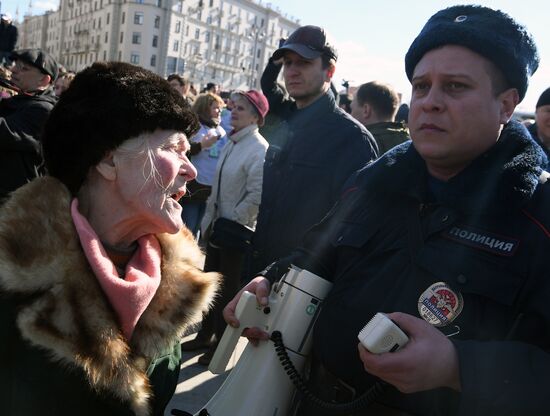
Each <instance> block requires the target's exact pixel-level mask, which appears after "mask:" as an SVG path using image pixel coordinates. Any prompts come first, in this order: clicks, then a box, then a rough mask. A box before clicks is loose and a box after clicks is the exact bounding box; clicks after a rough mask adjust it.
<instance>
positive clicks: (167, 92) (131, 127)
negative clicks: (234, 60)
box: [0, 63, 218, 416]
mask: <svg viewBox="0 0 550 416" xmlns="http://www.w3.org/2000/svg"><path fill="white" fill-rule="evenodd" d="M197 128H198V122H197V120H196V116H195V115H194V114H193V113H192V112H191V111H190V109H189V107H188V105H187V104H186V103H185V102H184V100H183V97H182V96H181V95H180V94H178V93H177V92H176V91H174V90H173V89H172V88H171V87H170V85H169V84H168V82H166V81H164V80H163V79H161V78H160V77H158V76H156V75H154V74H153V73H151V72H149V71H146V70H144V69H141V68H138V67H135V66H132V65H129V64H124V63H96V64H94V65H92V66H91V67H90V68H87V69H85V70H84V71H82V72H81V73H79V74H78V75H77V76H76V78H75V79H74V81H73V82H72V84H71V86H70V87H69V89H67V91H65V92H64V93H63V95H62V97H61V99H60V100H59V103H58V104H57V106H56V107H55V108H54V110H53V111H52V113H51V116H50V118H49V121H48V123H47V125H46V127H45V131H44V134H43V138H42V143H43V153H44V159H45V162H46V167H47V169H48V171H49V175H50V176H46V177H43V178H39V179H36V180H34V181H33V182H30V183H29V184H27V185H25V186H23V187H21V188H20V189H18V190H17V191H15V192H14V193H13V194H12V195H11V197H10V198H9V199H8V200H7V201H6V203H5V204H4V205H3V206H2V208H1V209H0V339H1V340H2V341H1V342H0V355H1V356H2V366H1V368H2V369H1V371H0V413H1V414H6V415H52V416H53V415H55V416H63V415H79V416H81V415H90V416H92V415H94V416H98V415H102V416H105V415H113V416H114V415H117V416H121V415H124V416H131V415H135V416H146V415H163V412H164V408H165V406H166V404H167V403H168V401H169V400H170V398H171V396H172V395H173V393H174V390H175V387H176V384H177V380H178V373H179V364H180V362H179V359H180V354H181V353H180V348H179V337H180V336H181V334H182V332H183V331H184V330H185V328H186V326H187V325H189V324H190V323H192V322H194V320H196V319H197V318H198V319H200V317H201V316H202V312H204V311H205V310H206V309H207V307H208V304H209V302H210V300H211V298H212V296H213V294H214V291H215V289H216V286H217V280H218V276H217V274H215V273H203V272H202V271H200V269H199V266H200V263H199V261H200V251H199V249H198V247H197V246H196V243H195V242H194V239H193V238H192V236H191V235H190V233H189V232H188V231H187V230H186V229H185V228H184V227H183V224H182V220H181V207H180V205H179V203H178V200H179V199H180V198H181V197H182V196H183V194H184V193H185V191H186V187H185V184H186V182H187V181H190V180H192V179H193V178H194V177H195V175H196V172H195V169H194V168H193V166H192V165H191V163H190V162H189V160H188V159H187V156H186V151H187V150H188V149H189V143H188V141H187V137H189V136H191V135H193V133H194V132H195V131H196V129H197Z"/></svg>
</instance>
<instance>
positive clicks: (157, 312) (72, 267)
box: [0, 177, 219, 416]
mask: <svg viewBox="0 0 550 416" xmlns="http://www.w3.org/2000/svg"><path fill="white" fill-rule="evenodd" d="M70 202H71V195H70V193H69V191H68V190H67V189H66V188H65V186H64V185H62V184H61V183H60V182H59V181H58V180H56V179H54V178H50V177H45V178H40V179H37V180H34V181H33V182H31V183H29V184H27V185H25V186H23V187H21V188H19V189H18V190H17V191H16V192H14V193H13V194H12V196H11V198H10V199H9V200H8V201H7V202H6V203H5V204H4V205H3V206H2V207H1V208H0V306H1V304H2V303H3V304H4V306H3V307H2V308H0V312H1V313H2V314H3V315H4V317H3V318H1V319H6V316H7V315H8V316H9V315H10V314H12V316H13V317H14V321H15V322H11V325H12V326H13V325H15V328H16V329H15V330H13V331H12V332H11V334H12V335H13V334H16V335H15V337H16V338H18V337H20V342H21V343H22V345H25V348H27V347H29V346H30V348H31V349H34V350H39V351H40V352H41V353H45V354H44V355H43V357H47V359H48V360H50V361H51V362H52V363H54V365H56V366H58V367H63V368H64V369H68V370H76V371H77V372H78V373H79V374H81V375H82V378H83V379H84V381H83V385H84V386H85V387H84V388H86V389H89V390H91V391H92V392H93V393H92V394H97V395H98V397H102V395H107V396H109V397H111V398H113V400H114V401H115V402H119V403H123V404H124V406H125V408H128V409H130V410H131V413H132V412H133V413H134V414H135V415H137V416H145V415H149V414H150V413H151V401H152V391H153V386H151V383H150V377H149V372H150V371H149V370H150V369H151V365H152V364H154V361H155V359H157V358H158V357H159V354H160V352H162V351H167V350H170V349H171V348H172V350H173V346H174V345H177V346H178V347H179V338H180V336H181V335H182V333H183V331H184V330H185V328H186V327H187V326H188V325H189V324H191V323H193V322H195V321H197V320H198V319H200V318H201V314H202V312H203V311H205V310H207V308H208V306H209V304H210V302H211V301H212V298H213V296H214V294H215V291H216V288H217V284H218V279H219V277H218V275H217V274H216V273H204V272H202V271H201V270H200V268H201V257H202V256H201V252H200V250H199V248H198V247H197V245H196V243H195V242H194V240H193V237H192V236H191V234H190V233H189V231H188V230H187V229H184V230H182V231H181V232H179V233H178V234H176V235H169V234H162V235H157V238H158V241H159V243H160V246H161V250H162V266H161V267H162V269H161V270H162V276H161V283H160V286H159V288H158V290H157V292H156V294H155V296H154V298H153V300H152V301H151V303H150V304H149V306H148V307H147V309H146V310H145V312H144V313H143V315H142V316H141V318H140V320H139V322H138V323H137V326H136V328H135V331H134V334H133V336H132V338H131V340H130V341H129V342H127V341H126V339H125V338H124V337H123V335H122V333H121V330H120V328H119V325H118V323H117V320H116V317H115V315H114V313H113V310H112V308H111V306H110V304H109V303H108V301H107V298H106V296H105V295H104V293H103V291H102V289H101V287H100V285H99V283H98V281H97V279H96V277H95V275H94V274H93V273H92V271H91V268H90V266H89V264H88V262H87V260H86V257H85V256H84V254H83V251H82V249H81V246H80V243H79V239H78V235H77V233H76V230H75V228H74V225H73V222H72V219H71V215H70ZM6 305H12V306H13V308H11V309H8V308H7V307H6ZM6 311H7V312H6ZM9 325H10V323H9V322H8V323H7V325H5V324H2V325H1V326H0V339H2V343H4V342H5V338H4V337H5V336H6V332H5V331H7V329H6V328H7V327H9ZM2 333H4V334H2ZM9 334H10V332H8V335H9ZM9 341H10V342H11V343H12V345H13V342H12V341H14V340H13V339H10V340H9ZM10 342H8V344H10ZM4 348H6V347H5V346H4ZM0 351H2V347H0ZM12 353H13V351H12ZM2 358H3V359H6V357H2ZM178 364H179V360H178ZM3 365H6V364H3ZM7 365H8V366H10V365H12V369H11V373H10V371H9V370H8V371H5V372H4V374H5V375H4V376H2V375H1V373H2V371H0V379H1V378H4V380H2V383H0V384H4V383H6V384H7V390H8V391H9V390H10V384H11V383H12V382H13V380H14V379H15V378H16V375H17V371H18V367H17V366H16V365H17V363H11V364H10V363H8V364H7ZM148 369H149V370H148ZM177 371H179V365H178V366H177ZM6 374H8V375H9V374H11V375H12V379H11V380H10V379H8V377H9V376H6ZM176 379H177V377H176ZM46 380H47V379H46ZM163 382H164V381H163ZM44 384H45V385H44V388H46V389H47V388H48V386H47V383H44ZM2 387H3V390H5V389H6V385H3V386H2ZM170 388H172V390H171V391H172V393H173V389H174V388H175V385H173V386H171V387H170ZM155 391H156V390H155ZM3 394H9V393H6V392H5V391H4V393H3ZM3 394H0V396H2V395H3ZM4 399H5V400H8V402H9V400H10V398H9V397H7V398H6V397H5V398H4ZM29 399H30V400H32V399H33V398H32V395H29ZM2 402H4V405H5V401H4V400H2ZM13 405H14V406H18V404H13ZM0 406H3V405H2V404H0ZM73 410H74V412H73V413H71V412H69V413H68V414H79V412H78V410H76V409H73ZM0 413H2V414H5V413H4V412H2V411H0ZM7 414H14V415H15V414H17V415H19V414H23V413H21V412H17V411H13V412H12V413H10V411H9V410H8V412H7Z"/></svg>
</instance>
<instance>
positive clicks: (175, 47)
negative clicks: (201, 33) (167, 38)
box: [172, 40, 180, 52]
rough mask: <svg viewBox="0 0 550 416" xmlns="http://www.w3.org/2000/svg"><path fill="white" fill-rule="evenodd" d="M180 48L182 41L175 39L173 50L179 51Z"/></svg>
mask: <svg viewBox="0 0 550 416" xmlns="http://www.w3.org/2000/svg"><path fill="white" fill-rule="evenodd" d="M179 48H180V41H179V40H175V41H174V45H173V47H172V50H173V51H174V52H177V51H178V50H179Z"/></svg>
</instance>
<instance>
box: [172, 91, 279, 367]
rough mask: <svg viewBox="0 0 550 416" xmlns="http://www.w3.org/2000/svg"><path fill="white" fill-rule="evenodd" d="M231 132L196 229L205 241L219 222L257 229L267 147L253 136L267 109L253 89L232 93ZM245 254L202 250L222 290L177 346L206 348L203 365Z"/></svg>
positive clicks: (214, 245) (211, 244)
mask: <svg viewBox="0 0 550 416" xmlns="http://www.w3.org/2000/svg"><path fill="white" fill-rule="evenodd" d="M231 100H232V101H233V104H234V105H233V110H232V113H231V124H232V126H233V130H232V131H231V133H230V136H229V139H230V140H229V144H228V145H227V146H226V147H225V148H224V150H223V151H222V154H221V155H220V162H219V163H218V166H217V168H216V173H215V175H214V183H213V186H212V194H211V195H210V198H208V203H207V206H206V213H205V215H204V218H203V220H202V224H201V230H202V233H203V235H205V236H206V241H208V240H209V236H210V234H211V233H210V230H211V229H212V226H213V224H214V223H215V222H216V220H217V219H218V218H226V219H229V220H232V221H235V222H237V223H239V224H241V225H243V226H245V227H247V228H249V229H250V230H253V229H254V228H255V225H256V217H257V215H258V207H259V205H260V199H261V193H262V178H263V165H264V158H265V153H266V150H267V146H268V144H267V142H266V141H265V139H264V138H263V137H262V135H261V134H260V133H259V132H258V126H262V125H263V123H264V119H265V116H266V114H267V112H268V110H269V104H268V102H267V99H266V98H265V96H264V95H263V94H262V93H261V92H259V91H256V90H250V91H248V92H237V93H234V94H233V95H232V96H231ZM243 256H244V250H243V249H240V248H237V247H230V246H224V245H223V244H221V245H220V243H218V242H215V241H214V239H213V236H212V239H210V241H208V244H207V248H206V260H205V267H204V270H205V271H218V272H220V273H221V274H222V275H223V286H222V290H221V293H220V294H219V297H218V298H217V299H216V304H215V306H214V309H212V310H211V311H210V313H209V314H208V315H207V316H206V317H205V318H204V319H203V321H202V328H201V330H200V331H199V333H198V334H197V336H196V338H195V339H193V340H191V341H188V342H185V343H183V344H182V349H184V350H194V349H199V348H205V347H209V349H208V351H207V352H206V353H205V354H204V355H202V356H201V357H199V363H201V364H204V365H207V364H208V363H210V359H211V358H212V355H213V353H214V351H215V349H216V345H217V341H219V339H220V338H221V336H222V334H223V331H224V329H225V321H224V320H223V317H222V310H223V307H224V306H225V305H226V304H227V303H228V302H229V301H230V300H231V299H232V298H233V296H235V294H236V293H237V291H238V289H239V285H240V276H241V268H242V263H243Z"/></svg>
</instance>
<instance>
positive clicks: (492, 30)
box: [405, 5, 539, 101]
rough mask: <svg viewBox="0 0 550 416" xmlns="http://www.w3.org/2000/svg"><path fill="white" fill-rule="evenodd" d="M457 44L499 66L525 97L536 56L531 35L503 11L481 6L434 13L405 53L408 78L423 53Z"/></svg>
mask: <svg viewBox="0 0 550 416" xmlns="http://www.w3.org/2000/svg"><path fill="white" fill-rule="evenodd" d="M449 44H451V45H459V46H464V47H466V48H468V49H471V50H473V51H474V52H477V53H478V54H480V55H482V56H484V57H485V58H487V59H489V60H490V61H491V62H493V63H494V64H495V65H496V66H497V68H499V69H500V70H501V71H502V73H503V74H504V76H505V77H506V79H507V81H508V82H509V84H510V86H511V87H515V88H517V90H518V93H519V97H520V101H521V100H522V99H523V97H525V92H526V91H527V85H528V82H529V77H530V76H531V75H533V73H534V72H535V71H536V70H537V68H538V65H539V56H538V53H537V47H536V45H535V41H534V40H533V37H532V36H531V35H530V34H529V33H528V32H527V30H526V29H525V27H524V26H522V25H520V24H519V23H518V22H516V21H515V20H514V19H512V18H511V17H510V16H508V15H507V14H505V13H503V12H501V11H499V10H493V9H490V8H488V7H483V6H473V5H465V6H453V7H449V8H447V9H444V10H441V11H439V12H437V13H436V14H434V15H433V16H432V17H431V18H430V19H429V20H428V22H427V23H426V25H425V26H424V28H423V29H422V31H421V32H420V34H419V35H418V36H417V37H416V39H415V40H414V41H413V43H412V45H411V46H410V48H409V51H408V52H407V55H406V56H405V70H406V72H407V77H408V78H409V80H411V79H412V76H413V72H414V68H415V67H416V65H417V64H418V62H419V61H420V60H421V59H422V57H423V56H424V54H426V52H428V51H430V50H432V49H436V48H439V47H441V46H444V45H449Z"/></svg>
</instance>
